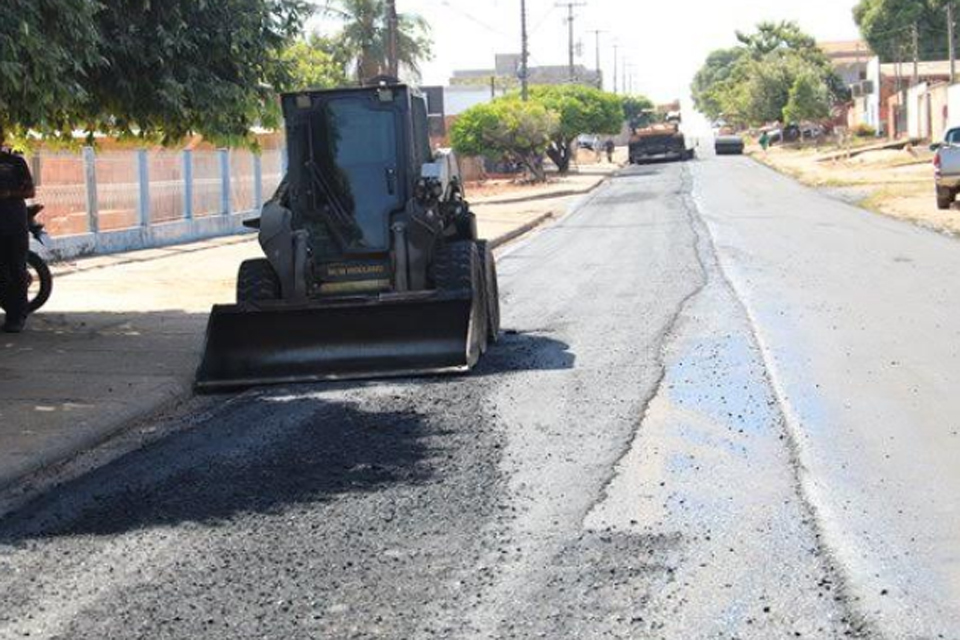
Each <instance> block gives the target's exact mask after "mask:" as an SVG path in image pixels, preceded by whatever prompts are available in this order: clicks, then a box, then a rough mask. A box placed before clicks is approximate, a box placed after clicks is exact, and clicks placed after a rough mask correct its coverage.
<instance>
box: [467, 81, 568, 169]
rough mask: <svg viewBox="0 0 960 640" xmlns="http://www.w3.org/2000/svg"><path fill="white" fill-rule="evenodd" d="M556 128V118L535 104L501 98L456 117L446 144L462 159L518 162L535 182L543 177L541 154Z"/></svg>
mask: <svg viewBox="0 0 960 640" xmlns="http://www.w3.org/2000/svg"><path fill="white" fill-rule="evenodd" d="M559 128H560V118H559V117H558V116H557V115H556V114H555V113H552V112H550V111H549V110H548V109H547V108H546V107H545V106H544V105H542V104H539V103H537V102H523V101H521V100H520V99H519V98H516V97H509V98H501V99H499V100H495V101H493V102H489V103H486V104H480V105H477V106H475V107H472V108H470V109H468V110H467V111H465V112H464V113H462V114H460V117H459V118H457V121H456V122H455V123H454V124H453V126H452V127H451V129H450V142H451V144H452V145H453V148H454V150H455V151H456V152H457V153H460V154H463V155H466V156H493V157H502V158H506V159H508V160H510V161H512V162H518V163H521V164H522V165H523V166H524V167H526V168H527V171H529V173H530V175H532V176H533V177H534V179H535V180H537V181H538V182H543V181H544V180H545V179H546V176H545V174H544V171H543V162H542V159H543V154H544V152H545V151H546V149H547V147H548V146H549V145H550V143H551V140H552V139H553V137H554V135H555V133H556V131H557V130H558V129H559Z"/></svg>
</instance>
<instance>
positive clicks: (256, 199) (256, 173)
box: [253, 153, 263, 211]
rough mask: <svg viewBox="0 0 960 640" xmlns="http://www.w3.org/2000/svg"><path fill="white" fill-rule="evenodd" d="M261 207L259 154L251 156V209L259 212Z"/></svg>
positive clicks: (260, 160)
mask: <svg viewBox="0 0 960 640" xmlns="http://www.w3.org/2000/svg"><path fill="white" fill-rule="evenodd" d="M261 206H263V158H261V157H260V154H259V153H255V154H253V208H254V210H257V211H258V210H259V209H260V207H261Z"/></svg>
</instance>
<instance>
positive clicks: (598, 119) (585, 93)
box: [530, 85, 624, 173]
mask: <svg viewBox="0 0 960 640" xmlns="http://www.w3.org/2000/svg"><path fill="white" fill-rule="evenodd" d="M530 100H531V101H533V102H537V103H539V104H541V105H543V106H544V107H545V108H546V109H547V110H548V111H550V112H552V113H555V114H556V115H557V117H558V118H559V126H558V127H557V128H556V130H555V131H554V134H553V138H552V140H551V142H550V146H549V147H547V150H546V152H547V155H548V156H549V157H550V159H551V160H552V161H553V163H554V164H556V165H557V169H559V170H560V173H566V172H567V171H568V170H569V169H570V162H571V160H572V159H573V143H574V141H575V140H576V139H577V136H579V135H580V134H581V133H598V134H609V135H613V134H617V133H620V130H621V128H622V127H623V122H624V114H623V103H622V101H621V99H620V97H619V96H617V95H614V94H612V93H606V92H604V91H600V90H599V89H594V88H593V87H586V86H582V85H562V86H536V87H531V88H530Z"/></svg>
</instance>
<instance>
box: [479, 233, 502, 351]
mask: <svg viewBox="0 0 960 640" xmlns="http://www.w3.org/2000/svg"><path fill="white" fill-rule="evenodd" d="M477 251H478V253H479V254H480V266H481V267H482V269H483V275H484V278H483V279H484V288H485V290H486V293H487V339H488V340H489V341H490V343H491V344H496V343H497V341H498V340H499V339H500V286H499V284H498V283H497V260H496V258H495V257H494V256H493V250H492V249H490V245H489V244H488V243H487V241H486V240H480V241H479V242H477Z"/></svg>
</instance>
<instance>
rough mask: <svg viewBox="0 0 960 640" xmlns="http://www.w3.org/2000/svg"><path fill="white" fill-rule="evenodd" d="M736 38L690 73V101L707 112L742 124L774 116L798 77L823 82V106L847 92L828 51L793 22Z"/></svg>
mask: <svg viewBox="0 0 960 640" xmlns="http://www.w3.org/2000/svg"><path fill="white" fill-rule="evenodd" d="M737 39H738V40H739V41H740V45H739V46H738V47H735V48H732V49H721V50H718V51H714V52H713V53H711V54H710V56H708V58H707V60H706V62H705V64H704V66H703V67H702V68H701V69H700V71H699V72H698V73H697V75H696V77H695V78H694V81H693V85H692V92H693V97H694V101H695V103H696V105H697V108H698V109H699V110H700V111H701V112H703V113H704V114H706V115H707V116H708V117H710V118H719V117H721V116H723V117H724V118H725V119H727V120H728V121H731V122H738V123H740V124H747V125H761V124H764V123H767V122H772V121H775V120H779V119H780V118H782V117H783V114H784V109H785V108H786V106H787V104H788V102H789V101H790V93H791V89H793V88H794V86H795V85H796V83H797V79H798V78H801V77H802V78H805V80H804V83H808V84H810V85H812V86H814V87H817V88H818V90H819V87H824V88H825V91H826V98H825V100H826V102H827V105H828V108H829V106H832V105H833V104H834V103H835V102H839V101H843V100H846V99H847V98H848V91H847V88H846V87H845V86H844V85H843V81H842V80H841V79H840V78H839V77H838V76H837V74H836V72H835V71H834V69H833V66H832V65H831V63H830V61H829V59H828V58H827V56H826V55H825V54H824V53H823V51H821V50H820V49H819V48H818V47H817V45H816V42H815V41H814V39H813V38H811V37H810V36H808V35H806V34H804V33H803V32H802V31H801V30H800V29H799V27H797V25H796V24H794V23H791V22H781V23H761V24H760V25H758V26H757V29H756V31H755V32H753V33H738V34H737ZM801 84H803V83H801ZM801 88H802V89H804V90H806V87H804V86H801Z"/></svg>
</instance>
